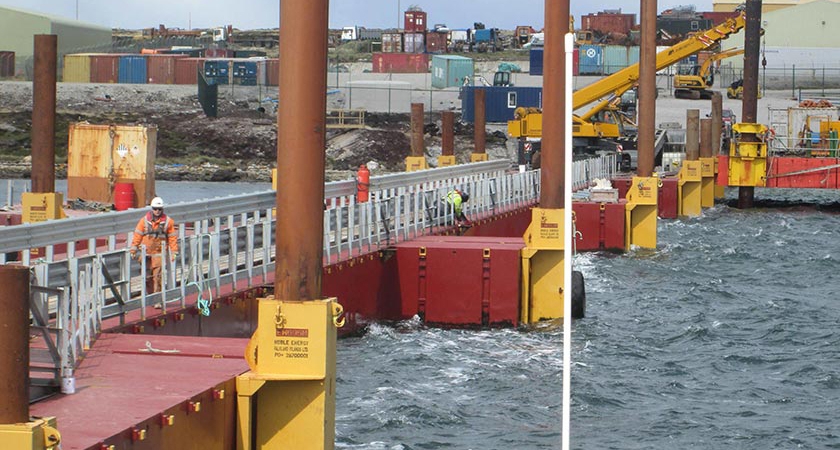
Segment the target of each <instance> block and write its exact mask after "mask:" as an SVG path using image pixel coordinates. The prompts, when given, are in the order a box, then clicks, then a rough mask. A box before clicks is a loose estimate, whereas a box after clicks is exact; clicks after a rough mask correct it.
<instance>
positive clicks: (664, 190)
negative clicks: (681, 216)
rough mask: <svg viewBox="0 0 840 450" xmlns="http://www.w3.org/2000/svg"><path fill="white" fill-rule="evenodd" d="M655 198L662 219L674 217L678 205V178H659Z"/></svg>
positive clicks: (676, 213) (675, 216)
mask: <svg viewBox="0 0 840 450" xmlns="http://www.w3.org/2000/svg"><path fill="white" fill-rule="evenodd" d="M660 181H661V184H662V186H660V187H659V194H658V195H659V197H658V198H657V200H656V201H657V207H658V215H659V217H660V218H662V219H676V218H677V215H678V212H679V211H678V206H679V189H678V188H679V183H680V182H679V179H678V178H677V177H665V178H662V179H661V180H660Z"/></svg>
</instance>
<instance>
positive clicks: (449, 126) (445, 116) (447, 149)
mask: <svg viewBox="0 0 840 450" xmlns="http://www.w3.org/2000/svg"><path fill="white" fill-rule="evenodd" d="M440 123H441V125H440V126H441V154H442V155H443V156H452V155H454V154H455V135H454V133H455V113H454V112H452V111H444V112H442V113H441V114H440Z"/></svg>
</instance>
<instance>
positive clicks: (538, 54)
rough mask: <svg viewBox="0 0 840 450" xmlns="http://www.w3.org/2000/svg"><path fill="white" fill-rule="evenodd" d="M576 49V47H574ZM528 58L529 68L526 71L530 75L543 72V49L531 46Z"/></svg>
mask: <svg viewBox="0 0 840 450" xmlns="http://www.w3.org/2000/svg"><path fill="white" fill-rule="evenodd" d="M575 50H577V49H575ZM528 59H529V62H530V64H529V67H530V68H529V69H528V73H529V74H530V75H542V74H543V49H542V47H540V48H532V49H531V50H530V51H529V52H528Z"/></svg>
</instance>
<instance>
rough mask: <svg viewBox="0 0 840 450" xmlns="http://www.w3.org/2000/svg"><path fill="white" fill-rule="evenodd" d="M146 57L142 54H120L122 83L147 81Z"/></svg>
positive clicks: (120, 78) (143, 82) (120, 80)
mask: <svg viewBox="0 0 840 450" xmlns="http://www.w3.org/2000/svg"><path fill="white" fill-rule="evenodd" d="M146 75H147V73H146V57H145V56H142V55H125V56H120V74H119V80H118V81H119V82H120V83H130V84H145V83H146Z"/></svg>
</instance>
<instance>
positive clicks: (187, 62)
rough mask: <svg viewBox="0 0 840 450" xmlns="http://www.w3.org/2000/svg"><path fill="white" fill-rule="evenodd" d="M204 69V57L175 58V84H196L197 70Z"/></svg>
mask: <svg viewBox="0 0 840 450" xmlns="http://www.w3.org/2000/svg"><path fill="white" fill-rule="evenodd" d="M203 69H204V58H179V59H176V60H175V84H197V83H198V71H199V70H203Z"/></svg>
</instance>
